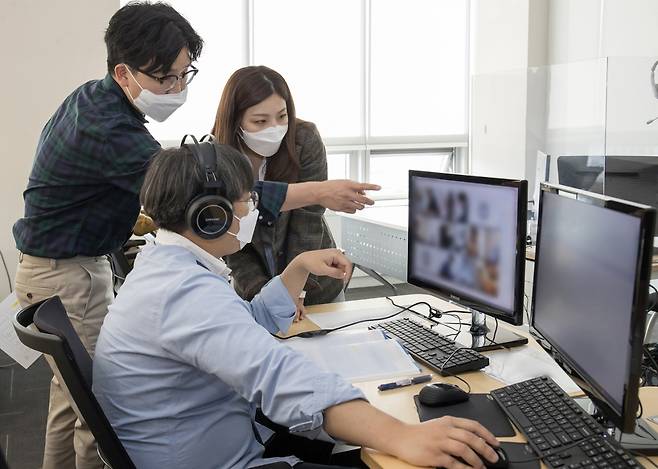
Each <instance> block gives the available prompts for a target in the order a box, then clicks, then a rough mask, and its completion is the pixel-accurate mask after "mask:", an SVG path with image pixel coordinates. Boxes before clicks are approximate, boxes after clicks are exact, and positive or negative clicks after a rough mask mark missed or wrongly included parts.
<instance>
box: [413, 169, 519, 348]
mask: <svg viewBox="0 0 658 469" xmlns="http://www.w3.org/2000/svg"><path fill="white" fill-rule="evenodd" d="M527 192H528V184H527V181H523V180H511V179H498V178H487V177H476V176H466V175H459V174H446V173H433V172H425V171H410V172H409V234H408V248H407V249H408V255H407V276H408V282H409V283H411V284H413V285H416V286H419V287H421V288H425V289H427V290H429V291H431V292H435V293H437V294H439V295H440V296H443V297H445V298H448V299H450V300H451V301H454V302H456V303H459V304H461V305H463V306H465V307H467V308H469V309H471V310H472V311H473V312H474V314H473V317H472V322H471V324H472V327H471V334H472V338H473V340H472V346H473V348H475V349H477V350H488V349H491V348H498V347H501V346H512V345H520V344H523V343H527V339H526V338H524V337H522V336H518V335H516V334H512V333H511V332H508V331H506V330H503V329H502V328H501V329H498V328H495V332H496V333H495V334H492V333H491V328H490V327H487V324H486V317H485V316H484V314H486V315H489V316H491V317H493V318H496V319H500V320H503V321H505V322H508V323H511V324H515V325H519V324H522V323H523V287H524V277H525V239H526V203H527Z"/></svg>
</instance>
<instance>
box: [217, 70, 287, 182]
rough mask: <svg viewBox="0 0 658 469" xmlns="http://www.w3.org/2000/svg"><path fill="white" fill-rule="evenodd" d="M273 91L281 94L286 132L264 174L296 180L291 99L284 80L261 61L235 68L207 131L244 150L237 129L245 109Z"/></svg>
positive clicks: (274, 178)
mask: <svg viewBox="0 0 658 469" xmlns="http://www.w3.org/2000/svg"><path fill="white" fill-rule="evenodd" d="M273 94H277V95H279V96H281V97H282V98H283V99H284V100H285V102H286V108H287V112H288V132H287V133H286V135H285V137H283V141H282V142H281V146H280V147H279V150H278V151H277V152H276V153H275V154H274V155H272V156H271V157H269V158H268V160H267V173H266V175H265V177H266V179H267V180H269V181H282V182H296V180H297V175H298V174H299V157H298V155H297V151H296V148H295V133H296V128H297V124H298V122H297V119H296V116H295V103H294V102H293V99H292V95H291V94H290V89H289V88H288V84H287V83H286V81H285V80H284V79H283V77H282V76H281V75H280V74H279V73H278V72H275V71H274V70H272V69H271V68H268V67H265V66H262V65H258V66H250V67H244V68H241V69H238V70H236V71H235V72H234V73H233V75H231V77H230V78H229V79H228V81H227V82H226V86H225V87H224V91H223V93H222V98H221V99H220V101H219V108H218V109H217V116H216V117H215V125H214V126H213V128H212V131H211V133H212V134H213V135H214V136H215V139H217V141H218V142H219V143H224V144H226V145H231V146H232V147H233V148H237V149H239V150H241V151H244V147H243V146H242V145H243V142H242V141H241V138H240V135H239V133H240V122H241V121H242V117H243V116H244V113H245V111H246V110H247V108H250V107H251V106H255V105H256V104H258V103H260V102H261V101H263V100H265V99H267V98H269V97H270V96H272V95H273Z"/></svg>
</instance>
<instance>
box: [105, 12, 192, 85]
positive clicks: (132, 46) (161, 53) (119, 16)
mask: <svg viewBox="0 0 658 469" xmlns="http://www.w3.org/2000/svg"><path fill="white" fill-rule="evenodd" d="M105 45H106V46H107V70H108V71H109V72H110V73H111V74H112V73H114V67H115V66H116V65H117V64H121V63H125V64H126V65H129V66H130V67H131V68H139V69H141V70H142V71H145V72H147V73H156V72H160V73H163V74H166V73H167V72H169V70H171V66H172V65H173V63H174V62H175V61H176V57H178V54H180V51H181V49H183V47H187V49H188V50H189V51H190V59H191V60H192V61H193V62H194V61H195V60H197V59H198V57H199V55H201V49H202V48H203V40H202V39H201V37H199V35H198V34H197V33H196V31H194V29H192V26H191V25H190V23H189V22H188V21H187V20H186V19H185V18H183V17H182V16H181V15H180V13H178V12H177V11H176V10H174V9H173V8H172V7H171V6H170V5H168V4H166V3H161V2H158V3H149V2H130V3H128V4H127V5H125V6H124V7H123V8H121V9H119V10H118V11H117V12H116V13H115V14H114V15H113V16H112V18H111V19H110V24H109V25H108V27H107V30H106V31H105Z"/></svg>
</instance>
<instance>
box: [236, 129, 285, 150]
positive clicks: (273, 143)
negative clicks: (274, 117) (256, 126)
mask: <svg viewBox="0 0 658 469" xmlns="http://www.w3.org/2000/svg"><path fill="white" fill-rule="evenodd" d="M240 132H241V133H240V136H241V137H242V140H243V141H244V143H245V144H246V145H247V146H248V147H249V148H250V149H251V150H252V151H254V152H256V153H257V154H259V155H260V156H264V157H266V158H267V157H270V156H272V155H274V154H275V153H276V152H277V151H279V147H280V146H281V142H282V141H283V137H285V136H286V133H287V132H288V124H285V125H274V126H272V127H268V128H266V129H263V130H259V131H258V132H247V131H246V130H244V129H243V128H242V127H240Z"/></svg>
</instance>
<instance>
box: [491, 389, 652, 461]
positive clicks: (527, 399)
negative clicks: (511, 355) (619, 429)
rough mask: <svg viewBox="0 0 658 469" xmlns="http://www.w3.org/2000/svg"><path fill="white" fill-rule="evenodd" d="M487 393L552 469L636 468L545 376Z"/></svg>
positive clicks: (574, 403)
mask: <svg viewBox="0 0 658 469" xmlns="http://www.w3.org/2000/svg"><path fill="white" fill-rule="evenodd" d="M491 395H492V396H493V398H494V399H495V400H496V402H498V404H499V405H500V406H501V407H502V409H503V410H504V411H505V413H506V414H507V416H508V417H510V420H512V422H513V423H514V424H515V425H516V427H517V428H518V429H519V430H520V431H521V432H522V433H523V434H524V435H525V436H526V438H528V442H529V443H530V446H531V447H532V448H533V449H534V450H535V451H536V452H537V454H539V455H540V456H542V459H543V460H544V462H545V463H546V464H547V465H548V466H549V467H551V468H556V469H557V468H569V469H572V468H573V469H575V468H587V469H594V468H628V467H640V465H639V464H638V462H637V461H636V460H635V459H633V457H632V456H631V455H630V454H628V453H627V452H626V451H625V450H624V449H622V448H621V447H619V445H618V443H617V442H616V441H615V440H613V439H612V438H610V437H609V436H608V435H607V433H606V432H605V430H604V428H603V427H602V426H601V425H600V424H599V423H598V422H597V421H596V420H594V418H593V417H591V416H590V415H589V414H588V413H586V412H585V411H584V410H583V409H582V408H581V407H580V406H579V405H578V404H577V403H576V401H574V400H573V398H571V397H570V396H569V395H568V394H567V393H565V392H564V391H563V390H562V389H561V388H560V387H559V386H558V385H557V384H556V383H555V381H553V380H552V379H550V378H548V377H545V376H542V377H540V378H533V379H530V380H527V381H522V382H520V383H516V384H511V385H509V386H505V387H503V388H500V389H496V390H495V391H491Z"/></svg>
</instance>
